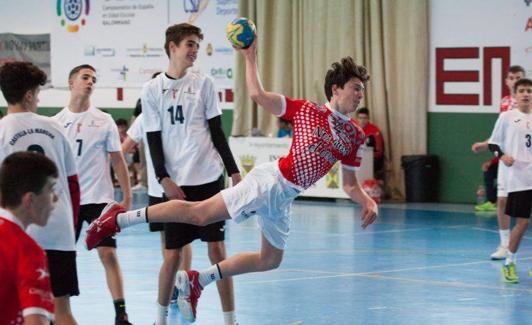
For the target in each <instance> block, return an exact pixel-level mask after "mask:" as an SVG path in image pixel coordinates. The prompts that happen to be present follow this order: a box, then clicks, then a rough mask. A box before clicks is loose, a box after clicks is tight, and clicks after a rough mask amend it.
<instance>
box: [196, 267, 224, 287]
mask: <svg viewBox="0 0 532 325" xmlns="http://www.w3.org/2000/svg"><path fill="white" fill-rule="evenodd" d="M221 279H222V271H220V267H219V266H218V264H214V265H211V267H209V268H208V269H206V270H203V271H201V272H199V284H200V286H201V287H202V288H205V287H206V286H207V285H209V284H210V283H211V282H213V281H218V280H221Z"/></svg>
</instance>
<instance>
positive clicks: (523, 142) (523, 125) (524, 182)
mask: <svg viewBox="0 0 532 325" xmlns="http://www.w3.org/2000/svg"><path fill="white" fill-rule="evenodd" d="M489 143H492V144H496V145H498V146H499V147H500V148H501V150H502V152H504V153H505V154H506V155H509V156H511V157H513V158H514V160H515V162H514V164H513V165H512V166H510V167H508V168H507V169H506V170H507V172H506V190H507V192H508V193H511V192H519V191H525V190H530V189H532V113H528V114H525V113H523V112H521V111H520V110H518V109H512V110H509V111H507V112H504V113H502V114H501V115H500V116H499V119H497V122H496V123H495V128H494V129H493V133H492V135H491V138H490V139H489ZM499 164H503V162H502V161H500V162H499Z"/></svg>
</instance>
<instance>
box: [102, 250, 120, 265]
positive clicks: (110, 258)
mask: <svg viewBox="0 0 532 325" xmlns="http://www.w3.org/2000/svg"><path fill="white" fill-rule="evenodd" d="M98 256H99V257H100V260H101V261H102V263H103V264H110V263H117V262H118V257H117V256H116V250H115V249H114V248H112V247H99V249H98Z"/></svg>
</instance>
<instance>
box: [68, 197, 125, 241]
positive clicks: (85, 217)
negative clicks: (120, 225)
mask: <svg viewBox="0 0 532 325" xmlns="http://www.w3.org/2000/svg"><path fill="white" fill-rule="evenodd" d="M106 205H107V203H95V204H83V205H80V207H79V216H78V224H77V225H76V243H77V242H78V239H79V235H80V233H81V228H83V222H84V221H86V222H87V223H88V224H90V223H91V222H92V221H93V220H94V219H96V218H98V217H99V216H100V214H101V213H102V210H103V209H104V208H105V206H106ZM96 247H114V248H116V239H115V238H114V236H112V237H106V238H104V240H102V241H101V242H100V243H99V244H98V245H96Z"/></svg>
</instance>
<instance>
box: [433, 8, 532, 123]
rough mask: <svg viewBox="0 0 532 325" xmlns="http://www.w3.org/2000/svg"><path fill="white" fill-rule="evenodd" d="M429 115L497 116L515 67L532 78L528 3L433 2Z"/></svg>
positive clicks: (531, 23)
mask: <svg viewBox="0 0 532 325" xmlns="http://www.w3.org/2000/svg"><path fill="white" fill-rule="evenodd" d="M430 39H431V41H430V58H431V63H430V64H431V66H430V71H431V73H430V77H431V79H430V102H429V111H431V112H455V113H456V112H476V113H487V112H498V111H499V103H500V99H501V98H502V97H503V96H505V95H507V94H508V89H507V87H506V85H505V84H504V78H505V76H506V71H507V70H508V68H509V67H510V66H511V65H521V66H523V67H524V68H525V70H527V75H528V76H529V77H530V76H532V3H531V1H530V0H506V1H500V0H468V1H461V0H446V1H432V2H431V30H430Z"/></svg>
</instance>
